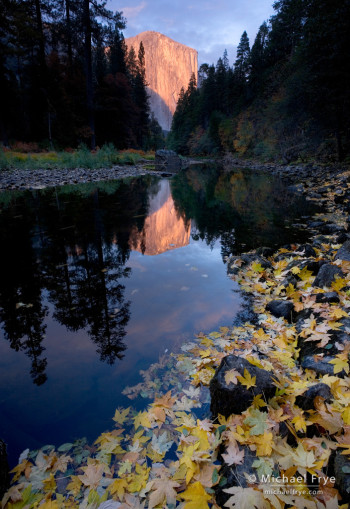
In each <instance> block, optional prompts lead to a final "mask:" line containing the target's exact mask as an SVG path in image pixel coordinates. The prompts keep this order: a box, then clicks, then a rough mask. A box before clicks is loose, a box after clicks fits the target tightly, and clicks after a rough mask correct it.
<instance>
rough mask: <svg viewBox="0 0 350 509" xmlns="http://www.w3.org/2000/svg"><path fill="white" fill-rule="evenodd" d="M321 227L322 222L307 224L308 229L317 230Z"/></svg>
mask: <svg viewBox="0 0 350 509" xmlns="http://www.w3.org/2000/svg"><path fill="white" fill-rule="evenodd" d="M321 226H323V221H311V223H309V227H310V228H315V229H318V228H320V227H321Z"/></svg>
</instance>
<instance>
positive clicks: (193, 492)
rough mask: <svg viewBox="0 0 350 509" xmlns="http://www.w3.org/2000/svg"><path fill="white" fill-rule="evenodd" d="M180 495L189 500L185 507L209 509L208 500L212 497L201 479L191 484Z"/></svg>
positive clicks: (189, 508) (187, 508)
mask: <svg viewBox="0 0 350 509" xmlns="http://www.w3.org/2000/svg"><path fill="white" fill-rule="evenodd" d="M179 496H180V497H181V498H183V499H184V500H188V502H186V503H185V506H184V509H209V505H208V502H209V500H211V498H212V497H211V495H208V493H207V492H206V491H205V489H204V488H203V486H202V484H201V483H200V482H199V481H197V482H195V483H193V484H190V486H189V487H188V488H187V490H186V491H184V492H183V493H179Z"/></svg>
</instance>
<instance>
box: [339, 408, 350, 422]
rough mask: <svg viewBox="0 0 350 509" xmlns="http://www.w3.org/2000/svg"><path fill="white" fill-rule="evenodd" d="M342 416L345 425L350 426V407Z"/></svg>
mask: <svg viewBox="0 0 350 509" xmlns="http://www.w3.org/2000/svg"><path fill="white" fill-rule="evenodd" d="M341 416H342V418H343V421H344V424H346V425H350V406H348V407H347V408H345V410H343V412H342V414H341Z"/></svg>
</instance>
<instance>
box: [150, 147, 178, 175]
mask: <svg viewBox="0 0 350 509" xmlns="http://www.w3.org/2000/svg"><path fill="white" fill-rule="evenodd" d="M155 165H156V170H157V171H159V170H161V171H164V170H165V171H170V172H178V171H180V170H181V168H182V161H181V158H180V156H179V155H178V154H176V152H174V151H173V150H165V149H161V150H157V151H156V158H155Z"/></svg>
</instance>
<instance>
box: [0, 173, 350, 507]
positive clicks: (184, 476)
mask: <svg viewBox="0 0 350 509" xmlns="http://www.w3.org/2000/svg"><path fill="white" fill-rule="evenodd" d="M315 180H316V182H315V184H312V185H309V181H307V182H305V184H301V185H300V184H299V185H297V182H295V181H294V182H293V183H291V185H297V189H298V192H301V193H305V194H306V195H307V196H309V198H310V199H311V200H316V201H320V200H322V202H323V204H324V212H323V213H321V214H318V215H317V217H314V218H312V219H311V220H310V221H309V223H308V229H309V232H310V238H309V241H308V243H306V244H304V245H296V244H294V245H286V246H283V247H282V248H281V249H279V250H278V251H277V252H274V251H273V250H271V249H266V248H263V247H261V248H260V249H257V250H256V251H255V252H251V253H249V254H245V255H242V256H239V257H234V258H233V257H230V258H228V259H227V267H228V272H229V274H230V275H231V276H232V277H234V278H236V279H237V281H238V282H239V284H240V286H241V289H242V291H243V292H245V293H246V294H248V295H249V296H250V298H251V302H252V304H253V310H254V312H255V316H254V318H253V319H252V320H251V321H250V322H245V323H244V324H241V325H240V326H236V327H230V328H228V327H223V328H221V329H220V330H219V331H216V332H212V333H209V334H205V335H204V334H203V335H199V336H198V337H195V338H194V339H193V340H192V341H191V342H189V343H187V344H185V345H183V346H182V350H181V352H180V353H178V354H177V355H175V356H171V357H164V358H162V359H160V362H159V363H158V364H157V365H153V366H151V368H150V369H149V370H148V371H147V372H144V373H143V377H144V382H143V383H142V384H139V386H137V387H134V388H130V389H128V390H126V391H125V394H126V395H128V396H129V397H131V398H134V397H137V396H138V395H139V394H143V395H145V396H146V397H148V398H150V399H151V401H152V403H151V404H150V405H148V406H147V407H146V408H145V410H144V411H141V412H136V411H134V410H133V409H132V408H131V407H129V408H126V409H117V411H116V413H115V416H114V422H115V429H114V431H112V432H107V433H103V434H102V435H101V436H100V437H99V438H98V439H97V441H96V442H95V444H94V445H93V446H89V445H87V444H86V443H85V442H83V441H77V442H75V443H72V444H64V445H63V446H61V447H60V448H58V449H57V450H55V449H54V448H53V447H50V446H48V447H44V448H42V449H41V450H40V451H32V452H30V451H26V452H25V453H24V454H23V455H22V457H21V462H20V465H19V466H18V467H16V469H15V481H16V482H17V483H18V484H17V487H16V486H14V487H13V488H12V491H11V492H10V493H9V494H8V496H7V498H6V499H5V504H4V505H5V507H6V503H7V502H8V501H10V502H11V500H12V501H13V503H14V502H15V501H16V500H17V501H19V502H20V503H22V506H23V505H28V506H29V507H33V506H34V505H35V504H40V505H39V507H43V508H44V509H46V507H64V506H66V505H67V504H69V506H70V507H78V506H81V507H88V506H89V505H91V504H93V506H94V507H102V508H105V509H106V508H107V507H110V508H122V509H126V508H129V507H148V508H152V507H158V506H159V507H161V506H164V505H166V506H168V507H171V506H175V505H178V506H179V507H184V508H187V509H190V508H195V507H203V508H206V507H209V505H210V506H211V507H224V506H225V507H229V508H230V507H239V508H240V509H243V508H245V507H249V508H251V507H254V506H257V507H264V508H270V507H271V508H276V509H279V508H282V507H284V505H285V504H289V505H291V506H295V507H308V508H315V509H316V508H317V509H318V508H323V507H324V508H326V507H343V508H344V509H345V507H346V502H347V500H348V499H347V497H348V491H347V490H348V488H349V470H350V465H349V461H348V460H347V454H348V451H349V431H348V430H349V425H350V416H349V410H348V409H349V388H350V387H349V378H348V373H349V365H348V352H349V342H348V338H349V334H348V332H349V329H350V323H348V320H349V318H348V312H347V310H348V308H349V307H350V299H349V293H348V292H349V285H350V263H349V260H350V258H347V257H348V253H349V248H348V245H347V244H346V242H347V239H348V237H347V235H348V234H347V227H348V204H349V203H350V188H349V184H348V182H349V181H350V180H349V175H348V174H347V173H344V174H338V176H337V178H336V179H334V178H333V180H332V181H329V182H327V180H323V181H317V179H315ZM344 243H345V245H344ZM349 256H350V253H349ZM310 345H313V346H310ZM224 359H225V360H224ZM209 387H210V388H211V410H212V413H213V414H214V417H215V418H214V419H212V418H211V415H210V413H209V403H210V399H209V392H208V388H209ZM344 452H345V453H346V454H343V453H344ZM283 476H284V478H285V479H286V481H281V479H283ZM313 476H314V477H313ZM225 490H227V491H226V492H225ZM339 492H341V495H342V497H343V498H342V501H341V502H339V500H338V495H339ZM17 503H18V502H17ZM342 504H343V506H342ZM7 507H9V508H10V507H11V505H10V503H7Z"/></svg>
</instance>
